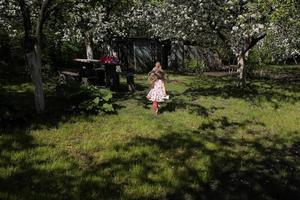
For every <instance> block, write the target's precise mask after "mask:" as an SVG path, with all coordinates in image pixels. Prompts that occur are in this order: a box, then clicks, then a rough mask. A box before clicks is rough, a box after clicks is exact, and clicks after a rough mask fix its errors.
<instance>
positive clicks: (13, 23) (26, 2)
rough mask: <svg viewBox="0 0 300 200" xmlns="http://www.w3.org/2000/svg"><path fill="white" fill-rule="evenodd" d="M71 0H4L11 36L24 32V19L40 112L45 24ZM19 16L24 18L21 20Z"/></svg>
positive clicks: (1, 3) (42, 106) (5, 20)
mask: <svg viewBox="0 0 300 200" xmlns="http://www.w3.org/2000/svg"><path fill="white" fill-rule="evenodd" d="M66 3H67V1H59V0H43V1H34V0H18V1H8V0H1V1H0V9H1V11H2V15H1V18H0V21H1V22H3V24H2V26H4V28H5V29H6V30H7V31H8V33H9V34H10V36H11V37H13V36H14V34H16V33H17V32H20V30H19V29H18V28H19V26H18V25H19V23H20V22H22V23H23V35H24V50H25V58H26V63H27V65H28V67H29V69H30V70H31V78H32V82H33V85H34V97H35V98H34V99H35V107H36V111H37V112H38V113H42V112H43V111H44V110H45V102H44V92H43V81H42V76H41V68H42V60H41V54H42V53H41V41H42V35H43V26H44V24H45V23H46V22H47V20H49V17H50V16H51V14H52V12H53V11H54V10H56V9H61V8H63V5H64V4H66ZM19 19H21V20H20V21H19Z"/></svg>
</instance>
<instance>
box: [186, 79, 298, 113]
mask: <svg viewBox="0 0 300 200" xmlns="http://www.w3.org/2000/svg"><path fill="white" fill-rule="evenodd" d="M212 81H214V83H212ZM299 93H300V82H297V81H296V82H288V83H285V82H276V81H274V80H258V79H256V80H253V82H252V83H251V84H250V85H248V86H247V87H246V88H244V89H242V88H239V87H237V86H235V85H233V84H232V80H231V79H230V78H210V80H206V79H202V80H201V81H197V80H195V81H194V82H193V83H192V84H190V85H189V86H188V89H187V90H186V91H185V92H184V93H183V94H184V95H186V96H188V97H190V98H192V99H197V98H198V97H199V96H215V97H222V98H224V99H228V98H239V99H243V100H245V101H248V102H250V103H252V104H255V105H261V104H262V103H264V102H269V103H271V104H272V105H273V107H274V108H275V109H277V108H279V107H280V106H281V105H280V102H288V103H296V102H299V100H300V96H299Z"/></svg>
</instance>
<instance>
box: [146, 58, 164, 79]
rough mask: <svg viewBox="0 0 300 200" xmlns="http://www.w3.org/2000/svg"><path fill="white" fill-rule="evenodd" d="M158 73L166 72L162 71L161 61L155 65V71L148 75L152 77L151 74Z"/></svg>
mask: <svg viewBox="0 0 300 200" xmlns="http://www.w3.org/2000/svg"><path fill="white" fill-rule="evenodd" d="M158 71H161V72H164V70H163V69H162V66H161V64H160V62H159V61H157V62H156V63H155V66H154V67H153V69H152V70H151V71H150V72H149V73H148V75H149V76H150V74H151V73H154V72H158Z"/></svg>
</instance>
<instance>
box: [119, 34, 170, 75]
mask: <svg viewBox="0 0 300 200" xmlns="http://www.w3.org/2000/svg"><path fill="white" fill-rule="evenodd" d="M113 48H114V50H115V51H117V52H118V54H119V58H120V60H121V62H122V63H123V65H124V66H125V67H132V68H134V69H135V70H136V71H137V72H147V71H149V70H150V69H152V68H153V66H154V63H155V61H160V62H161V63H162V65H163V66H164V68H167V67H168V56H169V54H170V50H171V45H170V42H169V41H159V40H156V39H147V38H130V39H126V40H120V41H117V42H116V43H115V45H114V47H113Z"/></svg>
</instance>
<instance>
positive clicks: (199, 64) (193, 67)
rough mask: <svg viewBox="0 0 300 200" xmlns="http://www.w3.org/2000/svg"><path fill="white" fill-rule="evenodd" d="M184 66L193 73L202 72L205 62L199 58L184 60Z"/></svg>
mask: <svg viewBox="0 0 300 200" xmlns="http://www.w3.org/2000/svg"><path fill="white" fill-rule="evenodd" d="M185 67H186V69H187V71H188V72H193V73H200V72H203V71H204V70H205V69H206V68H207V66H206V63H205V62H204V61H203V60H201V59H189V60H185Z"/></svg>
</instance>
